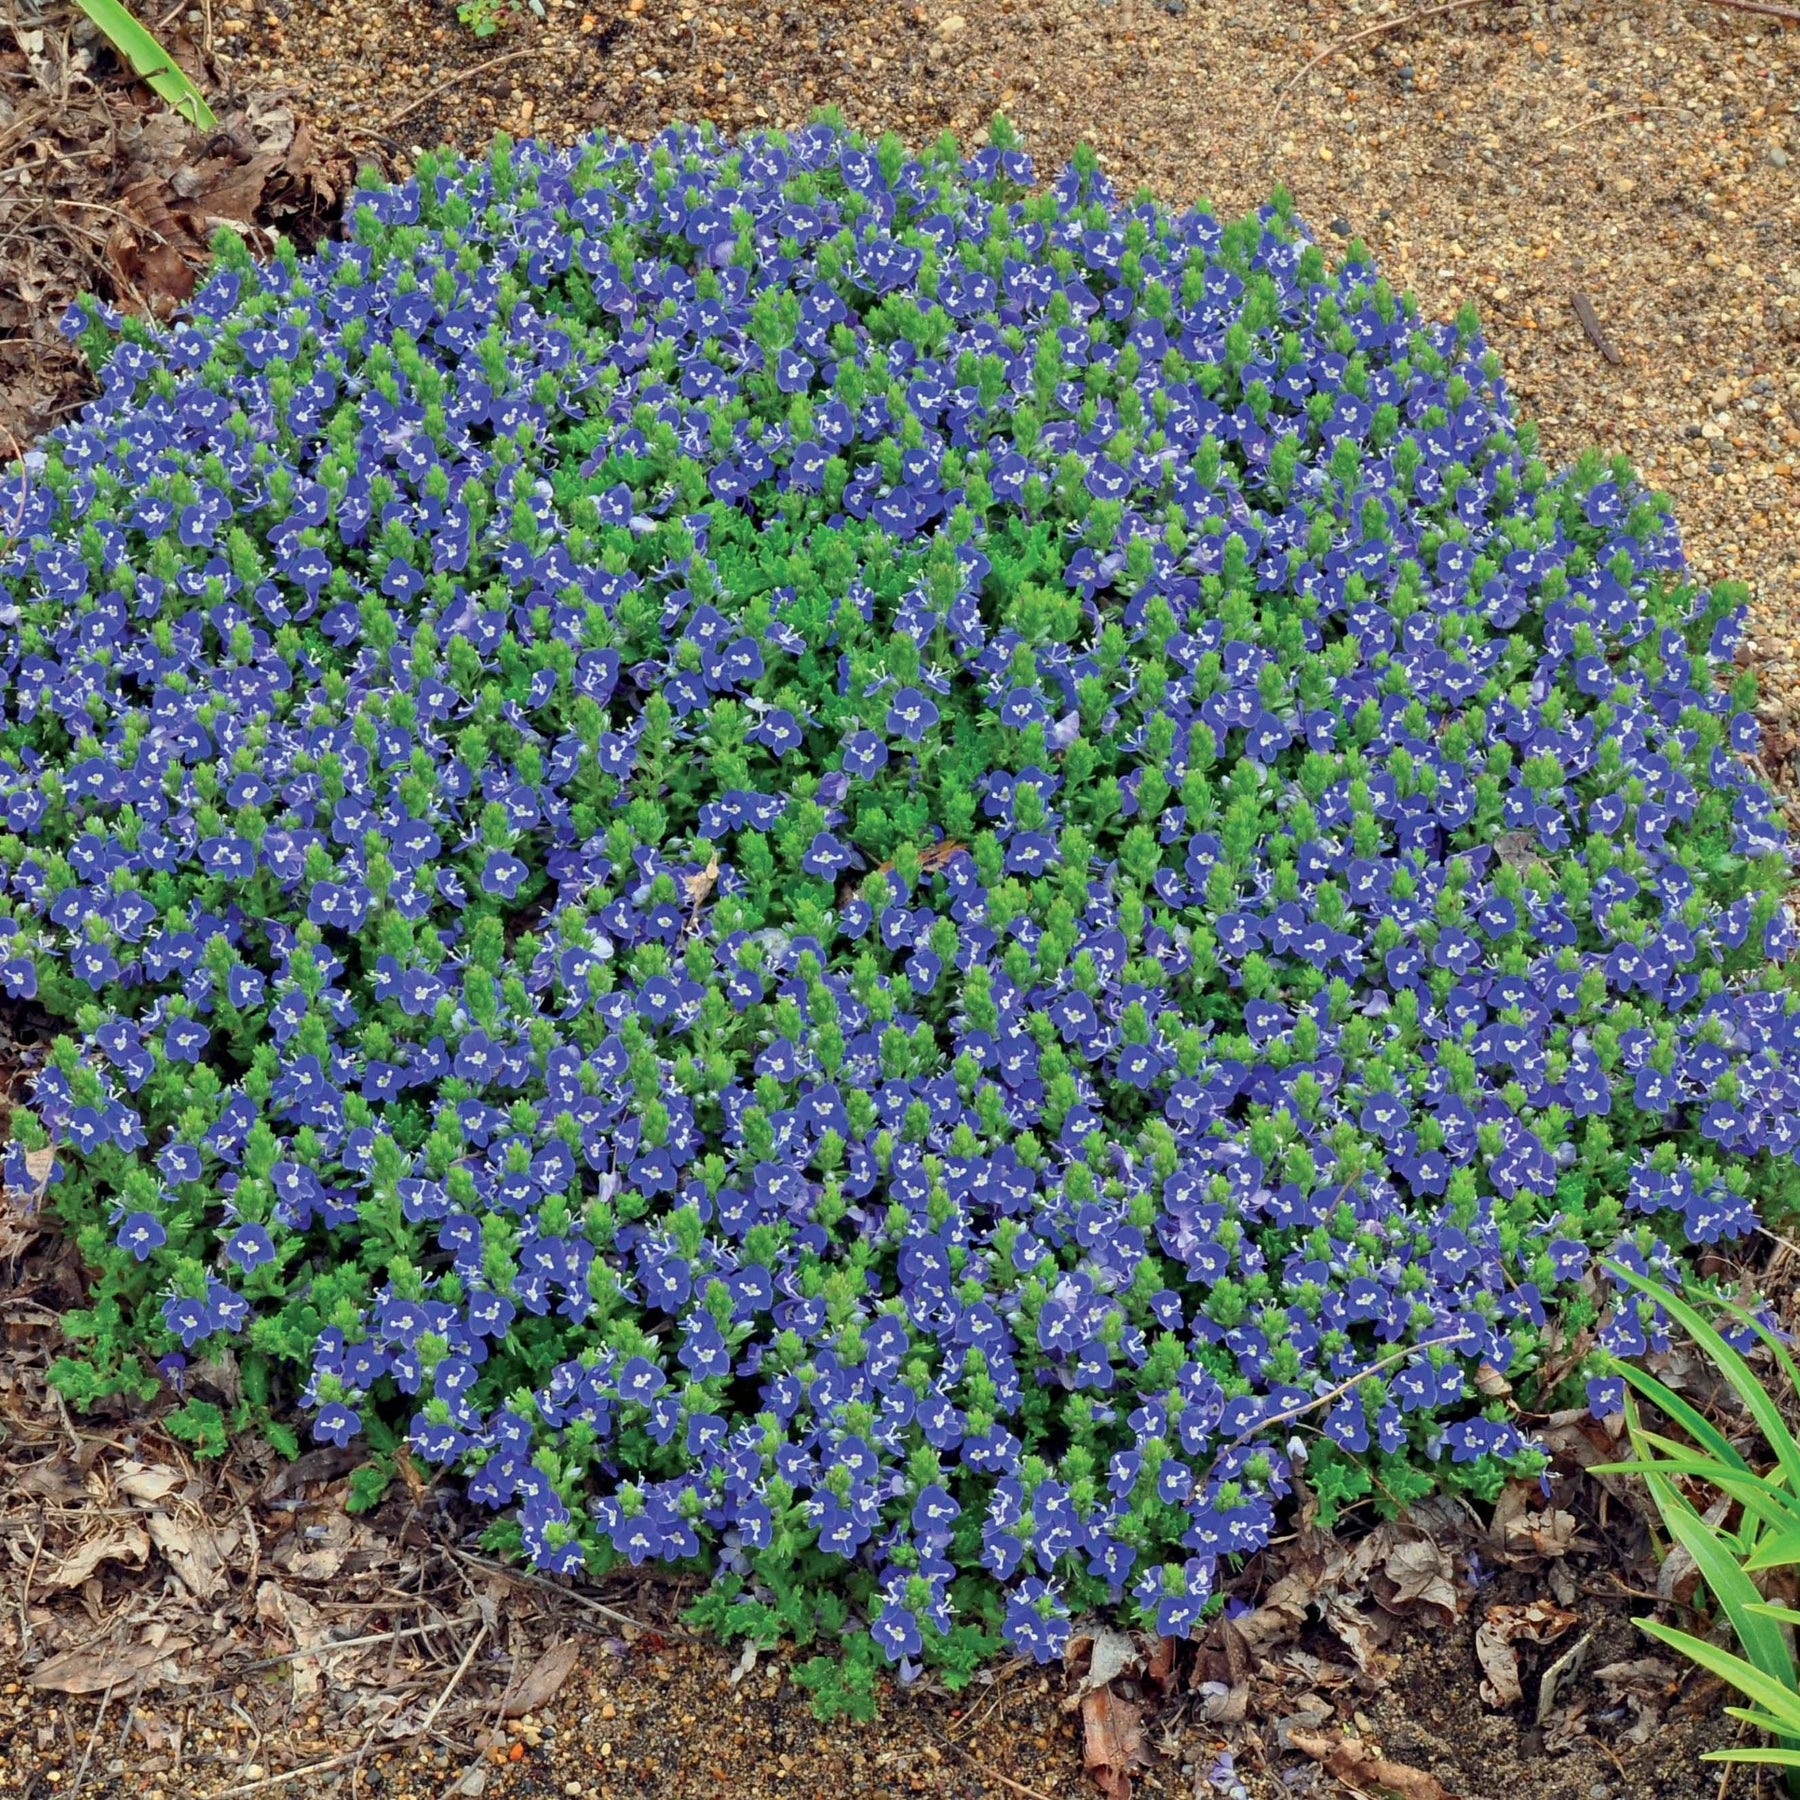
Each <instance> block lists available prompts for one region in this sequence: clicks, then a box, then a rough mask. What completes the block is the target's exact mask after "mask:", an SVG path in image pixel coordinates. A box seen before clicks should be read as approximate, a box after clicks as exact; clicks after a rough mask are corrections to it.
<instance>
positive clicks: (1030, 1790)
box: [938, 1732, 1050, 1800]
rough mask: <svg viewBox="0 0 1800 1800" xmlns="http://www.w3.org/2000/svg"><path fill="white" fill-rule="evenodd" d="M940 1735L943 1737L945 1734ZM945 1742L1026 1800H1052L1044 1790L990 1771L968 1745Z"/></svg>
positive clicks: (990, 1778)
mask: <svg viewBox="0 0 1800 1800" xmlns="http://www.w3.org/2000/svg"><path fill="white" fill-rule="evenodd" d="M938 1735H939V1736H940V1737H942V1736H943V1733H942V1732H940V1733H939V1734H938ZM944 1742H945V1743H946V1744H948V1745H949V1746H950V1748H951V1749H952V1750H954V1751H956V1753H957V1754H958V1755H959V1756H966V1757H967V1758H968V1759H969V1761H970V1762H972V1763H973V1764H974V1765H975V1767H976V1768H977V1769H979V1770H980V1771H981V1773H982V1774H983V1775H985V1776H986V1777H987V1778H988V1779H989V1780H990V1781H997V1782H999V1783H1000V1784H1001V1785H1002V1786H1003V1787H1009V1788H1011V1789H1012V1791H1013V1792H1014V1793H1015V1794H1023V1795H1025V1797H1026V1800H1050V1796H1049V1795H1048V1794H1046V1793H1045V1792H1044V1790H1043V1789H1042V1788H1034V1787H1027V1786H1026V1785H1025V1784H1024V1782H1022V1781H1014V1780H1013V1778H1012V1777H1011V1776H1010V1775H1002V1774H1001V1773H1000V1771H999V1770H998V1769H990V1768H989V1767H988V1766H987V1764H986V1763H984V1762H983V1761H982V1760H981V1758H980V1757H978V1756H977V1755H976V1754H975V1752H974V1751H973V1750H971V1749H969V1747H968V1746H967V1745H966V1744H959V1743H958V1742H957V1741H956V1739H955V1738H952V1737H946V1738H944Z"/></svg>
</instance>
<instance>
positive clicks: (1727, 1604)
mask: <svg viewBox="0 0 1800 1800" xmlns="http://www.w3.org/2000/svg"><path fill="white" fill-rule="evenodd" d="M1650 1492H1651V1495H1652V1496H1653V1498H1654V1499H1655V1501H1656V1504H1657V1508H1658V1510H1659V1511H1660V1512H1661V1513H1662V1516H1663V1523H1664V1524H1665V1525H1666V1526H1667V1527H1668V1529H1669V1535H1670V1536H1671V1537H1673V1538H1674V1539H1675V1540H1676V1542H1677V1543H1679V1544H1680V1545H1681V1546H1682V1547H1683V1549H1685V1550H1686V1551H1687V1553H1688V1555H1690V1556H1691V1557H1692V1558H1693V1559H1694V1566H1695V1567H1696V1568H1697V1569H1698V1570H1699V1571H1700V1579H1701V1580H1702V1581H1704V1582H1705V1583H1706V1586H1707V1589H1708V1591H1709V1592H1710V1593H1711V1594H1712V1596H1713V1598H1714V1599H1715V1600H1716V1601H1718V1603H1719V1605H1720V1607H1721V1608H1722V1609H1723V1610H1724V1613H1725V1616H1726V1618H1727V1619H1728V1620H1730V1622H1731V1628H1732V1630H1733V1631H1734V1632H1735V1633H1736V1634H1737V1640H1738V1643H1739V1644H1740V1645H1741V1646H1742V1648H1743V1651H1744V1657H1734V1656H1731V1655H1730V1654H1729V1653H1728V1652H1726V1651H1723V1650H1717V1649H1715V1648H1714V1647H1713V1646H1712V1645H1711V1644H1707V1643H1703V1642H1702V1641H1701V1640H1700V1639H1698V1638H1690V1637H1689V1636H1688V1635H1687V1634H1686V1633H1685V1632H1674V1634H1673V1636H1672V1637H1666V1638H1665V1641H1666V1642H1670V1643H1674V1642H1675V1641H1676V1640H1678V1639H1679V1640H1680V1642H1681V1647H1682V1649H1683V1650H1685V1651H1686V1653H1687V1654H1688V1655H1690V1656H1692V1657H1693V1659H1694V1660H1695V1661H1696V1662H1698V1663H1700V1664H1701V1666H1702V1667H1704V1668H1709V1669H1711V1670H1712V1671H1713V1673H1714V1674H1716V1675H1721V1676H1723V1677H1724V1679H1725V1680H1727V1681H1730V1682H1732V1683H1734V1684H1735V1685H1736V1686H1738V1687H1740V1688H1742V1689H1743V1691H1744V1692H1745V1693H1746V1694H1748V1695H1749V1696H1750V1698H1751V1699H1752V1700H1754V1701H1756V1702H1757V1704H1758V1705H1760V1706H1765V1707H1767V1708H1768V1709H1769V1710H1770V1711H1771V1712H1772V1713H1774V1714H1776V1716H1777V1717H1782V1718H1785V1717H1788V1716H1789V1715H1790V1714H1791V1716H1792V1718H1793V1726H1792V1728H1791V1730H1789V1731H1784V1732H1783V1734H1782V1735H1783V1736H1784V1737H1785V1736H1792V1737H1794V1738H1795V1739H1796V1740H1797V1741H1800V1694H1796V1693H1795V1691H1794V1664H1793V1658H1792V1657H1791V1656H1790V1655H1789V1654H1788V1647H1787V1642H1786V1640H1785V1639H1784V1638H1783V1637H1782V1634H1781V1627H1780V1626H1779V1625H1778V1624H1777V1623H1776V1621H1775V1620H1773V1619H1770V1618H1765V1617H1763V1616H1761V1615H1760V1614H1758V1613H1755V1612H1752V1611H1751V1610H1750V1609H1751V1608H1752V1607H1756V1606H1760V1605H1762V1603H1763V1597H1762V1595H1761V1594H1759V1593H1758V1592H1757V1591H1756V1588H1755V1586H1754V1585H1753V1583H1752V1582H1751V1580H1750V1577H1749V1576H1748V1575H1746V1574H1745V1573H1744V1571H1743V1570H1742V1569H1741V1568H1739V1567H1738V1565H1737V1563H1736V1562H1735V1561H1734V1560H1733V1559H1732V1557H1731V1554H1730V1552H1729V1551H1728V1550H1726V1548H1725V1546H1724V1545H1723V1544H1722V1543H1720V1542H1719V1540H1718V1538H1717V1536H1716V1535H1715V1534H1714V1533H1713V1532H1712V1531H1710V1530H1709V1529H1708V1528H1707V1526H1706V1523H1705V1521H1704V1520H1702V1519H1701V1518H1700V1516H1699V1514H1698V1513H1696V1512H1695V1511H1694V1510H1693V1508H1692V1507H1690V1506H1689V1505H1688V1504H1687V1503H1686V1502H1685V1501H1684V1500H1682V1498H1681V1497H1680V1495H1678V1494H1677V1493H1676V1492H1675V1490H1674V1489H1673V1488H1671V1487H1670V1486H1669V1484H1668V1483H1667V1482H1665V1481H1663V1480H1661V1479H1660V1478H1658V1477H1656V1476H1651V1477H1650ZM1643 1626H1644V1629H1645V1630H1646V1631H1648V1632H1650V1633H1651V1635H1652V1636H1655V1637H1664V1635H1665V1634H1666V1633H1669V1632H1670V1631H1671V1630H1672V1627H1669V1626H1666V1625H1658V1624H1656V1623H1655V1622H1654V1621H1644V1622H1643ZM1720 1657H1723V1658H1724V1659H1725V1660H1726V1661H1727V1662H1728V1663H1731V1664H1733V1665H1735V1666H1736V1667H1737V1668H1738V1669H1739V1670H1741V1671H1742V1672H1743V1673H1744V1674H1745V1675H1746V1676H1747V1677H1749V1679H1740V1678H1739V1674H1738V1673H1735V1672H1733V1671H1732V1670H1727V1669H1725V1668H1721V1667H1719V1666H1718V1664H1717V1661H1716V1660H1709V1659H1717V1658H1720ZM1744 1658H1748V1659H1749V1660H1748V1661H1745V1660H1744Z"/></svg>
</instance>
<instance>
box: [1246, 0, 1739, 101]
mask: <svg viewBox="0 0 1800 1800" xmlns="http://www.w3.org/2000/svg"><path fill="white" fill-rule="evenodd" d="M1488 3H1489V0H1448V3H1447V4H1446V5H1443V6H1428V7H1426V8H1425V10H1424V11H1423V12H1416V13H1408V14H1407V15H1406V17H1405V18H1403V19H1383V20H1382V21H1381V23H1380V24H1379V25H1365V26H1364V27H1363V29H1362V30H1361V31H1353V32H1351V34H1350V35H1349V36H1348V37H1346V38H1339V39H1338V41H1337V42H1336V43H1335V44H1328V45H1327V46H1326V47H1325V48H1324V49H1323V50H1321V51H1320V52H1319V54H1318V55H1317V56H1315V57H1314V58H1313V59H1312V61H1311V62H1309V63H1307V64H1306V65H1305V66H1304V67H1303V68H1301V69H1300V70H1299V71H1298V72H1297V73H1295V74H1293V75H1290V76H1289V77H1288V78H1287V80H1286V81H1284V82H1283V83H1282V84H1281V86H1280V87H1278V88H1277V89H1276V90H1275V98H1276V99H1277V100H1279V99H1280V98H1281V96H1282V95H1283V94H1285V93H1286V92H1287V91H1288V89H1289V88H1291V87H1293V86H1294V85H1295V83H1296V82H1301V81H1304V80H1305V79H1306V78H1307V76H1308V75H1310V74H1311V73H1312V72H1313V70H1314V69H1316V68H1317V67H1318V66H1319V64H1320V63H1322V62H1329V61H1330V60H1331V59H1332V57H1334V56H1338V55H1341V54H1342V53H1343V52H1344V51H1346V50H1348V49H1349V48H1350V46H1351V45H1352V44H1360V43H1361V42H1362V41H1363V39H1364V38H1372V37H1380V36H1381V35H1382V34H1383V33H1384V32H1388V31H1404V30H1405V29H1406V27H1407V26H1408V25H1418V24H1420V23H1422V22H1423V21H1424V20H1426V19H1435V18H1437V17H1438V16H1439V15H1440V14H1442V13H1453V12H1467V11H1468V10H1469V9H1470V7H1472V6H1486V5H1487V4H1488ZM1514 3H1515V0H1506V4H1507V5H1509V6H1510V5H1513V4H1514ZM1744 4H1746V5H1748V4H1749V0H1744Z"/></svg>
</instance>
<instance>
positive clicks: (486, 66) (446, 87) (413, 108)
mask: <svg viewBox="0 0 1800 1800" xmlns="http://www.w3.org/2000/svg"><path fill="white" fill-rule="evenodd" d="M536 54H537V52H536V51H535V50H509V51H507V53H506V54H505V55H504V56H493V57H489V59H488V60H487V61H486V62H484V63H477V64H476V65H475V66H474V68H472V69H458V70H457V71H456V73H455V74H454V75H452V76H451V77H450V79H449V80H448V81H440V82H439V83H438V84H437V86H436V87H434V88H427V89H426V90H425V92H424V93H422V94H421V95H420V96H419V97H418V99H416V100H412V101H409V102H408V103H407V104H406V105H405V106H403V107H401V109H400V110H399V111H398V112H397V113H395V114H394V115H393V116H392V117H391V118H387V119H383V120H382V121H381V122H382V124H383V125H385V126H386V127H387V128H388V129H389V130H390V131H391V130H392V129H393V128H394V127H395V126H396V125H398V124H399V123H400V121H401V120H402V119H410V118H411V117H412V116H413V114H414V113H416V112H417V111H418V110H419V108H420V107H421V106H426V105H429V104H430V102H431V101H433V100H435V99H436V98H437V97H438V95H439V94H447V93H448V92H449V91H450V90H451V89H452V88H453V87H461V86H462V85H463V83H464V82H466V81H473V80H474V79H475V77H476V76H477V75H486V74H489V73H491V72H492V71H493V70H495V69H503V68H505V66H506V65H507V64H508V63H516V62H523V61H524V60H525V58H526V57H528V56H535V55H536Z"/></svg>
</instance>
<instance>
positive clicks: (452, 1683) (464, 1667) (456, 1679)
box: [413, 1619, 488, 1737]
mask: <svg viewBox="0 0 1800 1800" xmlns="http://www.w3.org/2000/svg"><path fill="white" fill-rule="evenodd" d="M487 1634H488V1627H487V1620H486V1619H483V1620H482V1621H481V1629H480V1630H479V1631H478V1632H476V1634H475V1638H474V1641H473V1642H472V1643H471V1644H470V1645H469V1647H468V1649H467V1650H465V1651H464V1652H463V1659H462V1661H461V1662H459V1663H458V1664H457V1665H456V1673H455V1674H454V1675H452V1676H451V1677H450V1680H449V1682H448V1683H447V1685H446V1686H445V1688H444V1691H443V1692H442V1693H441V1694H439V1695H438V1697H437V1699H436V1700H434V1701H433V1702H432V1703H431V1711H430V1712H428V1713H427V1714H426V1715H425V1722H424V1724H422V1725H421V1726H420V1727H419V1729H418V1730H417V1731H416V1732H415V1733H414V1734H413V1735H414V1736H415V1737H423V1736H424V1735H425V1734H426V1732H428V1731H429V1730H430V1729H431V1728H432V1726H433V1725H434V1724H435V1723H436V1722H437V1716H438V1714H439V1713H441V1712H442V1711H443V1710H444V1702H445V1701H446V1700H448V1699H449V1698H450V1696H451V1695H452V1694H454V1693H455V1692H456V1690H457V1687H458V1685H459V1684H460V1683H461V1681H462V1678H463V1677H464V1676H465V1675H466V1674H468V1672H469V1664H470V1663H472V1662H473V1661H474V1660H475V1652H476V1651H477V1650H479V1649H480V1648H481V1646H482V1645H483V1644H484V1643H485V1642H486V1641H487Z"/></svg>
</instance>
